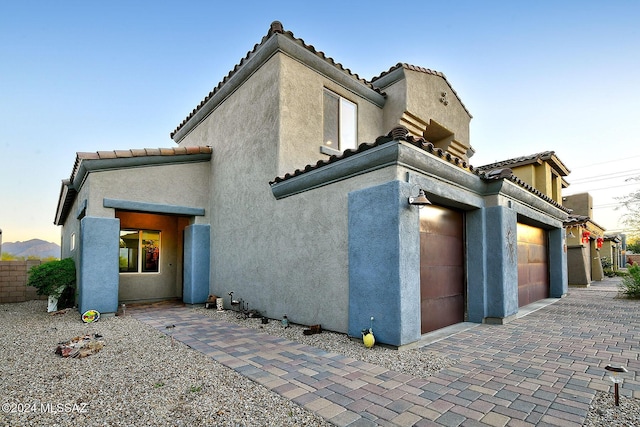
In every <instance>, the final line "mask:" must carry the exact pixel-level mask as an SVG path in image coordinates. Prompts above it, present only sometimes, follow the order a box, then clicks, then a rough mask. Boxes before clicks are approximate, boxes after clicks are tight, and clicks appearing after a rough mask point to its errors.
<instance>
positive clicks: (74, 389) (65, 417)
mask: <svg viewBox="0 0 640 427" xmlns="http://www.w3.org/2000/svg"><path fill="white" fill-rule="evenodd" d="M193 310H195V311H197V312H198V313H201V314H202V315H203V316H210V317H213V318H217V319H219V320H225V321H228V322H232V323H237V324H240V325H242V326H245V327H250V328H255V329H262V330H264V332H265V333H270V334H273V335H278V336H281V337H284V338H288V339H290V340H295V341H298V342H302V343H304V344H308V345H312V346H316V347H320V348H322V349H325V350H327V351H333V352H339V353H342V354H345V355H347V356H350V357H353V358H357V359H360V360H363V361H366V362H369V363H374V364H378V365H381V366H384V367H386V368H388V369H393V370H395V371H398V372H402V373H407V374H410V375H413V376H422V377H427V376H429V375H431V374H433V373H435V372H438V371H439V370H440V369H443V368H446V367H449V366H452V365H453V364H455V361H454V360H450V359H447V358H443V357H440V356H438V355H436V354H434V353H432V352H429V351H425V350H424V349H423V350H419V349H416V350H407V351H396V350H391V349H387V348H384V347H381V346H375V347H374V348H373V349H369V350H368V349H365V348H364V347H363V346H362V344H361V342H360V341H358V340H352V339H349V338H347V337H346V336H345V335H343V334H335V333H330V332H326V331H325V332H323V333H321V334H316V335H308V336H305V335H303V334H302V329H303V327H301V326H299V325H292V326H291V327H289V328H287V329H283V328H282V325H281V324H280V323H279V322H277V321H271V322H269V323H268V324H267V325H262V324H261V322H260V320H259V319H238V318H237V316H236V314H235V313H232V312H229V311H226V312H222V313H219V312H217V311H216V310H205V309H202V308H194V309H193ZM45 311H46V303H45V302H44V301H30V302H26V303H18V304H3V305H0V325H2V326H1V328H0V360H1V361H2V363H0V396H2V399H1V401H0V403H2V405H3V406H2V412H1V415H0V424H1V425H6V426H42V425H49V426H77V425H92V426H180V425H185V426H190V425H220V426H301V425H304V426H327V425H330V424H328V423H327V422H326V421H325V420H323V419H322V418H320V417H318V416H316V415H314V414H313V413H311V412H309V411H306V410H305V409H303V408H301V407H300V406H298V405H296V404H294V403H292V402H290V401H288V400H286V399H284V398H282V397H280V396H279V395H277V394H275V393H273V392H271V391H269V390H267V389H266V388H264V387H262V386H261V385H259V384H256V383H254V382H252V381H250V380H248V379H246V378H245V377H243V376H241V375H239V374H238V373H236V372H235V371H233V370H230V369H227V368H225V367H223V366H222V365H220V364H218V363H217V362H215V361H213V360H211V359H209V358H207V357H205V356H204V355H202V354H201V353H199V352H197V351H194V350H192V349H190V348H188V347H187V346H185V345H183V344H181V343H179V342H177V341H176V342H173V343H172V342H171V340H170V339H169V338H168V337H167V336H166V335H164V334H161V333H158V332H157V331H155V330H153V329H152V328H150V327H148V326H146V325H143V324H141V323H140V322H138V321H137V320H135V319H134V318H133V317H130V316H126V317H113V318H108V319H101V320H100V321H99V322H97V323H94V324H83V323H82V322H80V320H79V316H78V314H77V313H76V312H74V311H71V312H68V313H66V314H63V315H50V314H47V313H46V312H45ZM93 333H98V334H100V335H102V337H103V338H101V339H102V340H103V341H104V342H105V347H104V348H103V349H102V350H100V351H99V352H98V353H97V354H95V355H92V356H89V357H85V358H82V359H72V358H62V357H60V356H57V355H56V354H54V349H55V348H56V345H57V344H58V343H59V342H61V341H67V340H69V339H71V338H73V337H75V336H78V335H85V334H93ZM612 402H613V397H612V396H611V394H609V393H598V394H597V396H596V399H594V401H593V403H592V405H591V411H590V413H589V415H588V417H587V420H586V421H585V423H584V425H585V426H593V427H595V426H640V400H639V399H632V398H627V397H624V396H621V397H620V402H621V406H620V407H617V408H616V407H615V406H613V403H612Z"/></svg>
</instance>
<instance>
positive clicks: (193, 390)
mask: <svg viewBox="0 0 640 427" xmlns="http://www.w3.org/2000/svg"><path fill="white" fill-rule="evenodd" d="M200 390H202V386H200V385H199V386H195V385H192V386H191V388H189V391H190V392H191V393H197V392H199V391H200Z"/></svg>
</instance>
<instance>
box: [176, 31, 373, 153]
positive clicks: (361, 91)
mask: <svg viewBox="0 0 640 427" xmlns="http://www.w3.org/2000/svg"><path fill="white" fill-rule="evenodd" d="M278 52H282V53H284V54H286V55H287V56H289V57H291V58H293V59H295V60H297V61H299V62H301V63H303V64H306V65H308V66H310V67H311V68H313V69H314V70H316V71H318V72H319V73H321V74H322V75H324V76H326V77H327V78H329V79H331V80H333V81H335V82H336V83H338V84H340V85H341V86H343V87H345V88H346V89H348V90H350V91H351V92H354V93H356V94H358V95H360V96H362V97H363V98H365V99H367V100H369V101H371V102H372V103H374V104H375V105H377V106H378V107H380V108H382V107H383V106H384V103H385V97H384V96H383V95H381V94H380V93H378V92H376V91H375V90H373V89H371V88H369V87H367V86H366V85H364V84H362V83H361V82H359V81H357V80H356V79H355V78H353V77H352V76H350V75H348V74H347V73H345V72H344V71H341V70H339V69H338V68H336V67H335V66H334V65H332V64H330V63H328V62H327V60H326V59H323V58H321V57H319V56H318V55H316V54H314V53H312V52H310V51H309V50H308V49H306V48H305V47H304V46H301V45H300V44H299V43H296V42H295V41H293V40H291V38H290V37H288V36H286V35H283V34H279V33H276V34H274V35H273V36H272V37H271V38H269V39H268V40H267V41H266V42H264V44H262V45H261V46H260V47H259V48H258V49H257V50H256V51H255V52H254V53H253V54H252V55H251V57H250V58H249V59H248V60H247V61H246V62H245V63H244V64H242V65H241V66H240V67H239V68H238V70H237V71H235V72H234V73H233V75H232V76H231V77H230V78H229V80H227V81H226V82H225V83H224V84H222V86H220V88H219V89H218V90H217V92H216V93H215V94H213V96H212V97H211V98H210V99H209V100H208V101H207V102H206V103H205V104H204V105H203V106H202V108H200V109H199V110H198V111H197V112H196V113H195V114H194V115H193V117H191V118H190V119H189V120H188V121H187V122H186V123H185V124H184V125H183V126H182V127H181V128H180V129H179V130H178V131H177V132H176V133H175V134H174V135H173V140H174V141H175V142H176V143H179V142H180V141H181V140H182V139H183V138H184V137H185V136H187V134H189V132H191V131H192V130H193V129H194V128H195V127H196V126H198V124H200V122H202V121H203V120H204V119H205V118H207V117H208V116H209V115H210V114H211V113H212V112H213V111H214V110H215V109H216V108H217V107H218V106H219V105H220V104H222V102H223V101H224V100H225V99H227V98H228V97H229V96H230V95H231V94H232V93H234V92H235V91H236V90H237V89H238V88H239V87H240V86H241V85H242V84H243V83H244V82H245V81H246V80H248V79H249V77H251V75H253V74H254V73H255V72H256V71H257V70H258V69H259V68H260V67H262V66H263V65H264V64H265V63H266V62H267V61H268V60H269V59H270V58H271V57H272V56H273V55H275V54H276V53H278Z"/></svg>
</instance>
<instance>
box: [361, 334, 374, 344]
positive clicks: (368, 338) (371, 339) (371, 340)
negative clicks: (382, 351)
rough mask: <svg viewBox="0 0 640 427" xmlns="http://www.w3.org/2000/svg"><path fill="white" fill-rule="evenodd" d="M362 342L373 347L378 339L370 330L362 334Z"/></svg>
mask: <svg viewBox="0 0 640 427" xmlns="http://www.w3.org/2000/svg"><path fill="white" fill-rule="evenodd" d="M362 342H363V343H364V346H365V347H367V348H371V347H373V345H374V344H375V343H376V339H375V337H374V336H373V334H372V333H371V332H369V333H367V334H366V335H362Z"/></svg>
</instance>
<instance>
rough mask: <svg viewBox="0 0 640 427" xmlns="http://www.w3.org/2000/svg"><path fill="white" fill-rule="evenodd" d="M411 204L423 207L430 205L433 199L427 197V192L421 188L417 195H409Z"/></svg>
mask: <svg viewBox="0 0 640 427" xmlns="http://www.w3.org/2000/svg"><path fill="white" fill-rule="evenodd" d="M409 204H410V205H412V206H418V208H422V207H423V206H427V205H430V204H431V200H429V199H428V198H427V195H426V194H425V192H424V190H423V189H422V188H421V189H420V191H418V195H417V196H415V197H413V196H411V197H409Z"/></svg>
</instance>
